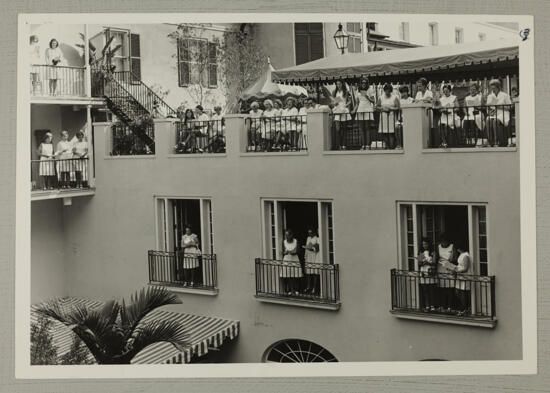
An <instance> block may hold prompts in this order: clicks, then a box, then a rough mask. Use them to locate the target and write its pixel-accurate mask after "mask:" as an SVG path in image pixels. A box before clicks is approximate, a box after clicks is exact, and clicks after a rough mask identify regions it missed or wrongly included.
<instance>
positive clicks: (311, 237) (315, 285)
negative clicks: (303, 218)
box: [302, 228, 321, 295]
mask: <svg viewBox="0 0 550 393" xmlns="http://www.w3.org/2000/svg"><path fill="white" fill-rule="evenodd" d="M302 247H303V248H304V249H305V251H304V260H305V268H306V269H305V270H306V277H307V287H306V293H308V294H311V295H316V294H319V281H320V280H319V279H320V274H319V269H318V268H317V267H315V265H312V264H315V263H321V260H320V254H319V237H318V236H317V233H316V232H315V231H314V230H313V228H310V229H308V231H307V239H306V245H305V246H302Z"/></svg>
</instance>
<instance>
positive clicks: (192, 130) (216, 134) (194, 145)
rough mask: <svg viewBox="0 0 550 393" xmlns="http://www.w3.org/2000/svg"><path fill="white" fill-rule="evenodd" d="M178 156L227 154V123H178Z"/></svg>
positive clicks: (194, 121)
mask: <svg viewBox="0 0 550 393" xmlns="http://www.w3.org/2000/svg"><path fill="white" fill-rule="evenodd" d="M174 152H175V153H176V154H196V153H225V122H224V120H223V119H218V120H208V121H201V120H191V121H188V122H178V123H176V145H175V146H174Z"/></svg>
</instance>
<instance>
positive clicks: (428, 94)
mask: <svg viewBox="0 0 550 393" xmlns="http://www.w3.org/2000/svg"><path fill="white" fill-rule="evenodd" d="M433 98H434V95H433V93H432V91H431V90H427V89H426V91H425V92H424V94H422V92H421V91H420V90H418V91H417V92H416V97H415V98H414V100H415V101H417V102H418V101H423V102H425V101H431V100H433Z"/></svg>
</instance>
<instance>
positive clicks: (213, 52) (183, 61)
mask: <svg viewBox="0 0 550 393" xmlns="http://www.w3.org/2000/svg"><path fill="white" fill-rule="evenodd" d="M177 48H178V85H179V86H180V87H186V86H189V85H190V84H202V85H203V86H205V87H217V86H218V47H217V45H216V44H215V43H213V42H208V41H207V40H206V39H197V38H187V39H179V40H178V43H177Z"/></svg>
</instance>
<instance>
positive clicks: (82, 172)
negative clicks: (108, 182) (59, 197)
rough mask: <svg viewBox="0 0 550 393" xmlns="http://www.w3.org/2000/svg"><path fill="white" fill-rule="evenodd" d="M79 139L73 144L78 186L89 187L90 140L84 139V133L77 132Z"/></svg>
mask: <svg viewBox="0 0 550 393" xmlns="http://www.w3.org/2000/svg"><path fill="white" fill-rule="evenodd" d="M76 138H77V141H76V142H74V144H73V158H74V163H73V164H74V174H75V179H76V188H82V187H84V188H86V187H88V142H86V141H85V140H84V133H83V132H82V131H78V132H77V133H76Z"/></svg>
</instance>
